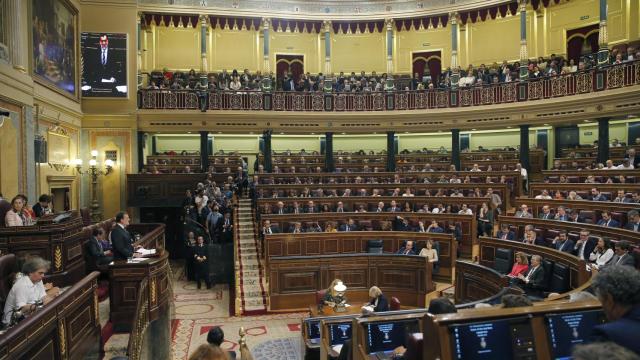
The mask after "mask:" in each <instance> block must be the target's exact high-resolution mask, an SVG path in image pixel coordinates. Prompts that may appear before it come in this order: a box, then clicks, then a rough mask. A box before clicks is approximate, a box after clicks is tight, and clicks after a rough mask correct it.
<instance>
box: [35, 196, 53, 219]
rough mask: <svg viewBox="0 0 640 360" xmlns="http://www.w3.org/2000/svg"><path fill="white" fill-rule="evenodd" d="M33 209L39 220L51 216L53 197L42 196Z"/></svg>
mask: <svg viewBox="0 0 640 360" xmlns="http://www.w3.org/2000/svg"><path fill="white" fill-rule="evenodd" d="M31 209H32V210H33V213H34V214H35V215H36V217H37V218H39V217H42V216H44V215H47V214H51V213H52V211H51V196H49V195H47V194H42V195H40V197H39V198H38V202H37V203H36V204H35V205H33V207H32V208H31Z"/></svg>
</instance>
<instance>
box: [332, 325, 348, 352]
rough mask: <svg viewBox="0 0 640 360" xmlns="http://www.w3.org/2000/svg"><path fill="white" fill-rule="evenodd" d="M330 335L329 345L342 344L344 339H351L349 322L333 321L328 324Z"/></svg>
mask: <svg viewBox="0 0 640 360" xmlns="http://www.w3.org/2000/svg"><path fill="white" fill-rule="evenodd" d="M329 331H330V334H331V335H330V336H331V345H332V346H333V345H341V344H344V342H345V341H346V340H349V339H351V323H350V322H346V323H335V324H329Z"/></svg>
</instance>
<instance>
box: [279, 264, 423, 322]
mask: <svg viewBox="0 0 640 360" xmlns="http://www.w3.org/2000/svg"><path fill="white" fill-rule="evenodd" d="M268 271H269V297H270V301H269V304H270V310H285V309H286V310H290V309H303V308H305V309H306V308H308V306H309V304H315V303H316V300H315V296H316V291H319V290H323V289H326V287H327V286H328V284H330V283H331V281H333V280H334V279H341V280H342V281H343V282H344V283H345V285H347V287H348V288H347V293H346V296H347V298H348V299H349V303H350V304H357V303H364V302H366V301H368V298H369V294H368V292H369V288H370V287H371V286H374V285H375V286H378V287H380V288H381V289H384V292H385V293H386V294H387V295H388V296H395V297H397V298H398V299H400V302H401V303H402V304H403V305H406V306H417V307H424V306H425V298H426V294H428V293H429V292H431V291H433V290H434V289H435V286H434V284H433V282H432V279H431V275H432V274H431V271H432V266H431V263H429V262H428V260H427V259H426V258H424V257H422V256H414V255H390V254H343V255H320V256H286V257H273V258H271V259H270V262H269V269H268Z"/></svg>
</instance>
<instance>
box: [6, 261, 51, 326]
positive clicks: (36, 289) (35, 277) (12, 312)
mask: <svg viewBox="0 0 640 360" xmlns="http://www.w3.org/2000/svg"><path fill="white" fill-rule="evenodd" d="M50 266H51V263H50V262H49V261H47V260H44V259H42V258H41V257H38V256H32V257H29V258H27V259H26V261H25V262H24V264H23V265H22V272H21V274H20V275H21V276H19V277H18V278H17V280H16V281H15V283H14V284H13V286H12V287H11V290H10V291H9V295H7V299H6V301H5V304H4V312H3V316H2V325H3V326H4V327H7V326H9V325H13V324H14V323H15V322H16V321H17V320H18V319H19V318H20V317H21V316H22V315H27V314H31V313H33V312H34V311H35V310H37V308H38V306H39V305H45V306H46V305H47V304H48V303H49V302H51V301H52V300H53V299H54V298H56V297H57V296H58V295H59V294H60V289H59V288H57V287H54V286H53V285H52V284H51V283H48V284H46V285H45V284H44V283H43V281H42V280H43V279H44V274H45V273H47V272H48V271H49V268H50Z"/></svg>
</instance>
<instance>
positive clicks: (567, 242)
mask: <svg viewBox="0 0 640 360" xmlns="http://www.w3.org/2000/svg"><path fill="white" fill-rule="evenodd" d="M552 244H553V246H554V247H555V249H556V250H558V251H562V252H566V253H571V252H573V247H574V246H575V244H574V243H573V240H571V239H569V238H568V237H567V232H566V231H561V232H560V234H558V236H556V237H555V238H554V239H553V242H552Z"/></svg>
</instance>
